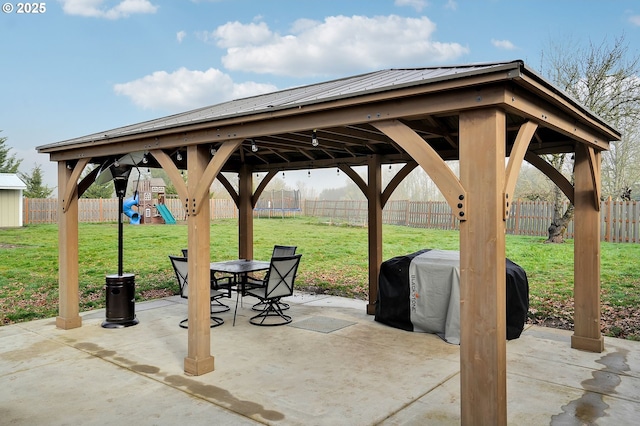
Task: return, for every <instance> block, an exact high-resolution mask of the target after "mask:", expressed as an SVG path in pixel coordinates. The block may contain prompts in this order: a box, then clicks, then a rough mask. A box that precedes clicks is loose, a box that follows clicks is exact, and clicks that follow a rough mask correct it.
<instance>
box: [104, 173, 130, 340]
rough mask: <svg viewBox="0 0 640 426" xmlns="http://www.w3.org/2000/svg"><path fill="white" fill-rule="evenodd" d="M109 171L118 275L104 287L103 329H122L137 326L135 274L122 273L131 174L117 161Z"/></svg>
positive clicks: (108, 278) (108, 276)
mask: <svg viewBox="0 0 640 426" xmlns="http://www.w3.org/2000/svg"><path fill="white" fill-rule="evenodd" d="M109 171H110V173H111V175H112V177H113V185H114V186H115V188H116V195H117V196H118V274H117V275H107V282H106V286H105V290H106V295H107V300H106V304H107V309H106V310H107V312H106V320H105V321H103V322H102V327H104V328H124V327H130V326H132V325H136V324H138V319H137V318H136V314H135V288H136V277H135V274H124V273H123V272H122V214H123V200H124V194H125V192H126V190H127V182H128V180H129V174H130V173H131V166H130V165H122V164H119V163H118V162H117V161H116V162H114V163H113V164H111V166H110V167H109Z"/></svg>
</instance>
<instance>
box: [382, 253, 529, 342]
mask: <svg viewBox="0 0 640 426" xmlns="http://www.w3.org/2000/svg"><path fill="white" fill-rule="evenodd" d="M506 264H507V268H506V269H507V270H506V273H507V277H506V278H507V289H506V290H507V291H506V293H507V300H506V302H507V312H506V315H507V336H506V337H507V339H517V338H518V337H520V334H521V333H522V330H523V329H524V324H525V321H526V319H527V311H528V310H529V284H528V281H527V275H526V273H525V271H524V270H523V269H522V268H521V267H520V266H518V265H516V264H515V263H513V262H511V261H510V260H509V259H506ZM375 320H376V321H379V322H382V323H384V324H387V325H390V326H392V327H396V328H401V329H403V330H408V331H418V332H426V333H435V334H437V335H438V336H440V337H441V338H442V339H444V340H445V341H447V342H449V343H452V344H460V253H459V252H458V251H447V250H421V251H418V252H416V253H412V254H409V255H406V256H399V257H394V258H393V259H390V260H387V261H386V262H384V263H383V264H382V265H381V267H380V279H379V282H378V300H377V302H376V315H375Z"/></svg>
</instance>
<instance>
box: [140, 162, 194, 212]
mask: <svg viewBox="0 0 640 426" xmlns="http://www.w3.org/2000/svg"><path fill="white" fill-rule="evenodd" d="M149 154H151V155H152V156H153V158H155V159H156V160H157V161H158V163H159V164H160V167H162V169H163V170H164V171H165V172H167V175H168V176H169V179H171V183H173V186H175V188H176V191H178V195H179V196H180V198H181V199H182V201H183V203H184V205H185V210H188V209H187V208H186V207H187V203H188V201H189V190H188V189H187V184H186V183H184V180H183V179H182V175H181V174H180V171H179V170H178V168H177V167H176V165H175V164H173V161H172V160H171V157H169V156H168V155H167V154H165V152H164V151H162V150H160V149H153V150H151V151H149Z"/></svg>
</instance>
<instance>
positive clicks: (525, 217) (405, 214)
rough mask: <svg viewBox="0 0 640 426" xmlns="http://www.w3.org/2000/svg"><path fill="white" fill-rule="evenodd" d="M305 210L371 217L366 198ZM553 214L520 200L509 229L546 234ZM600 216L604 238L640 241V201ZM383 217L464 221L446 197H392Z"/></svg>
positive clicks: (446, 223) (606, 204)
mask: <svg viewBox="0 0 640 426" xmlns="http://www.w3.org/2000/svg"><path fill="white" fill-rule="evenodd" d="M567 206H568V205H567V204H565V205H564V206H563V208H564V209H566V208H567ZM302 213H303V214H304V215H305V216H314V217H319V218H321V219H322V220H325V221H328V222H336V223H348V224H350V225H361V226H366V224H367V220H368V211H367V202H366V201H329V200H305V202H304V208H303V212H302ZM552 218H553V204H552V203H549V202H545V201H523V200H519V201H517V202H515V203H513V204H512V205H511V211H510V213H509V219H508V220H507V233H509V234H512V235H530V236H540V237H546V236H547V235H548V231H547V230H548V228H549V225H550V224H551V220H552ZM600 220H601V222H600V228H601V240H602V241H607V242H619V243H627V242H628V243H640V202H638V201H612V200H606V201H602V202H601V203H600ZM382 221H383V223H386V224H392V225H402V226H410V227H415V228H433V229H448V230H459V229H460V228H459V225H460V222H459V221H458V219H457V218H456V217H455V216H454V215H453V214H452V213H451V208H450V207H449V205H448V204H447V203H446V202H444V201H406V200H402V201H400V200H398V201H389V202H388V203H387V204H386V206H385V208H384V210H383V211H382ZM567 237H568V238H573V221H571V222H570V223H569V226H568V230H567Z"/></svg>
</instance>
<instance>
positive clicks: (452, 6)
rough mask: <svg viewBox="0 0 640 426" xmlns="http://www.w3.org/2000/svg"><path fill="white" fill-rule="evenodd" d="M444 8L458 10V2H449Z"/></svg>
mask: <svg viewBox="0 0 640 426" xmlns="http://www.w3.org/2000/svg"><path fill="white" fill-rule="evenodd" d="M444 8H445V9H449V10H458V2H456V1H455V0H447V3H446V4H445V5H444Z"/></svg>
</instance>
